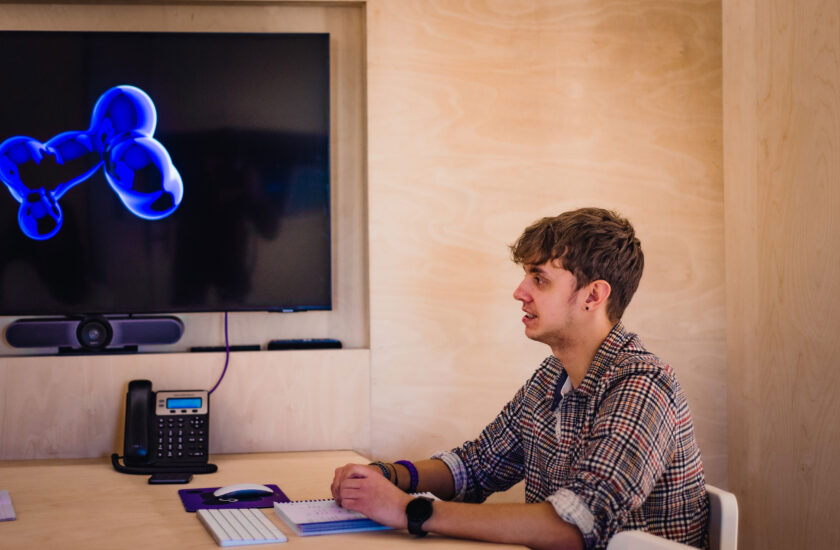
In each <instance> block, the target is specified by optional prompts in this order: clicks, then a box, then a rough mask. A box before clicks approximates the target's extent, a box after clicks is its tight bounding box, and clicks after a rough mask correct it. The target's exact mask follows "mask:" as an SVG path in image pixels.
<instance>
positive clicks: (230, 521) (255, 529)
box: [196, 508, 288, 546]
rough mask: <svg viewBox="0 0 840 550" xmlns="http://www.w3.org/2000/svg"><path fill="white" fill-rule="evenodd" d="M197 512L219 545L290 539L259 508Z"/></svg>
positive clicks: (203, 510)
mask: <svg viewBox="0 0 840 550" xmlns="http://www.w3.org/2000/svg"><path fill="white" fill-rule="evenodd" d="M196 514H197V515H198V519H200V520H201V523H203V524H204V526H205V527H206V528H207V530H208V531H210V534H211V535H213V538H214V539H216V542H217V543H218V544H219V546H241V545H244V544H268V543H271V542H286V541H287V540H288V539H287V538H286V535H284V534H283V532H282V531H280V529H278V528H277V527H276V526H275V525H274V524H273V523H271V521H270V520H269V519H268V518H267V517H265V514H263V513H262V512H261V511H260V510H259V509H257V508H224V509H214V510H208V509H202V510H199V511H198V512H196Z"/></svg>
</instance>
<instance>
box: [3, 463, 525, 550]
mask: <svg viewBox="0 0 840 550" xmlns="http://www.w3.org/2000/svg"><path fill="white" fill-rule="evenodd" d="M212 462H213V463H214V464H217V465H218V466H219V471H218V472H216V473H215V474H207V475H197V476H195V477H193V480H192V481H191V482H190V483H189V484H188V485H149V484H148V483H147V480H148V476H137V475H127V474H120V473H117V472H115V471H114V470H113V468H112V467H111V464H110V461H109V460H108V459H105V458H102V459H81V460H26V461H3V462H0V489H8V491H9V493H10V495H11V497H12V505H13V506H14V508H15V512H16V514H17V518H18V519H17V520H15V521H9V522H0V547H2V548H3V549H4V550H13V549H15V550H16V549H21V550H23V549H27V550H28V549H30V548H45V549H48V548H67V549H75V548H84V549H85V550H96V549H100V548H101V549H103V550H104V549H107V550H115V549H121V548H125V549H136V548H144V549H145V548H153V549H156V550H158V549H160V550H165V549H170V548H171V549H178V550H189V549H193V548H205V549H212V548H220V547H219V546H218V545H217V544H216V542H215V541H214V540H213V538H212V537H211V536H210V534H209V533H208V532H207V530H206V529H205V528H204V526H203V525H202V524H201V522H200V521H199V520H198V518H197V517H195V514H190V513H187V512H185V511H184V507H183V505H182V504H181V499H180V498H179V497H178V490H179V489H184V488H186V487H192V488H197V487H217V486H224V485H230V484H233V483H246V482H248V483H274V484H276V485H277V486H279V487H280V488H281V489H282V490H283V492H284V493H286V495H287V496H288V497H289V498H290V499H292V500H304V499H313V498H330V497H331V495H330V489H329V484H330V481H331V480H332V476H333V472H334V470H335V468H336V467H338V466H341V465H343V464H345V463H347V462H366V459H365V458H364V457H363V456H361V455H359V454H357V453H355V452H352V451H324V452H301V453H266V454H238V455H214V456H212ZM264 512H265V514H266V516H267V517H268V518H269V519H270V520H271V521H272V522H274V524H275V525H277V526H278V527H279V528H280V530H281V531H283V532H284V533H286V535H287V536H288V537H289V541H288V542H286V543H282V544H274V545H258V546H255V547H252V548H277V549H280V550H282V549H283V548H287V549H289V550H291V549H292V548H304V547H308V548H317V549H321V548H337V549H338V548H341V549H343V550H347V549H349V550H352V549H356V548H358V549H368V548H371V549H378V548H381V549H393V548H399V547H409V546H411V547H413V548H420V547H421V546H422V547H423V548H424V549H429V550H446V549H469V548H476V549H477V548H493V547H498V548H501V547H506V548H522V547H518V546H502V545H490V544H486V543H479V542H472V541H462V540H457V539H449V538H445V537H438V536H434V535H429V536H428V537H425V538H423V539H414V538H413V537H411V536H410V535H408V534H407V533H406V532H405V531H402V530H401V531H378V532H371V533H352V534H343V535H326V536H318V537H299V536H297V535H296V534H294V532H293V531H292V530H291V529H289V528H288V527H287V526H286V525H285V524H284V523H283V522H282V521H281V520H280V519H279V518H277V517H276V515H275V514H274V512H273V510H270V509H266V510H264Z"/></svg>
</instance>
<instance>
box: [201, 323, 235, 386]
mask: <svg viewBox="0 0 840 550" xmlns="http://www.w3.org/2000/svg"><path fill="white" fill-rule="evenodd" d="M229 360H230V341H229V340H228V312H227V311H226V312H225V368H223V369H222V375H221V376H220V377H219V380H218V381H217V382H216V385H215V386H213V389H212V390H210V391H209V392H207V395H208V396H209V395H210V394H211V393H213V392H214V391H216V388H218V387H219V384H221V383H222V379H223V378H224V377H225V373H226V372H227V368H228V361H229Z"/></svg>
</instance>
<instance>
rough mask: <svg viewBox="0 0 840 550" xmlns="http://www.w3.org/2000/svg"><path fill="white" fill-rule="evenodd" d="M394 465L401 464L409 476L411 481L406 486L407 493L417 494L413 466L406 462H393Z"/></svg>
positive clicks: (416, 480) (415, 470) (415, 475)
mask: <svg viewBox="0 0 840 550" xmlns="http://www.w3.org/2000/svg"><path fill="white" fill-rule="evenodd" d="M394 464H402V465H403V466H405V469H406V470H408V475H409V476H411V481H410V482H409V485H408V492H409V493H416V492H417V482H418V479H417V468H415V467H414V464H412V463H411V462H409V461H407V460H398V461H396V462H394Z"/></svg>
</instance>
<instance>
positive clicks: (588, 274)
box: [332, 208, 708, 549]
mask: <svg viewBox="0 0 840 550" xmlns="http://www.w3.org/2000/svg"><path fill="white" fill-rule="evenodd" d="M511 251H512V255H513V260H514V261H515V262H516V263H518V264H520V265H522V266H523V268H524V270H525V277H524V280H523V281H522V282H521V283H520V285H519V286H518V287H517V288H516V290H515V291H514V293H513V297H514V298H515V299H516V300H518V301H520V302H522V311H523V312H524V313H525V315H524V317H523V318H522V322H523V323H524V325H525V334H526V335H527V336H528V337H529V338H531V339H533V340H536V341H538V342H542V343H544V344H546V345H548V346H549V347H550V348H551V355H550V356H549V357H548V358H547V359H546V360H545V361H543V363H542V365H541V366H540V368H539V369H537V371H536V372H535V373H534V375H533V376H532V377H531V379H530V380H528V382H526V383H525V385H524V386H523V387H522V388H521V389H520V390H519V391H518V392H517V394H516V395H515V396H514V398H513V399H512V400H511V401H510V402H509V403H508V404H507V405H505V407H504V408H503V409H502V412H501V413H500V414H499V416H498V417H497V418H496V419H495V420H494V421H493V422H491V423H490V424H489V425H488V426H487V428H485V429H484V431H483V432H482V433H481V435H479V437H478V438H477V439H476V440H474V441H469V442H466V443H464V444H463V445H462V446H461V447H459V448H457V449H454V450H452V451H451V452H443V453H438V454H437V455H435V456H434V457H433V458H432V459H430V460H423V461H420V462H417V463H416V464H412V463H410V462H407V461H399V462H397V463H394V464H390V463H389V464H385V463H381V462H378V463H374V464H372V465H359V464H348V465H346V466H343V467H341V468H339V469H338V470H336V474H335V478H334V479H333V483H332V493H333V496H334V498H335V499H336V501H337V502H338V503H339V504H341V505H342V506H344V507H345V508H348V509H351V510H356V511H360V512H362V513H364V514H365V515H367V516H369V517H371V518H373V519H375V520H377V521H379V522H381V523H384V524H387V525H390V526H393V527H396V528H405V527H408V528H409V531H411V532H412V533H414V534H416V535H421V536H422V535H423V534H424V533H425V532H426V531H434V532H436V533H440V534H443V535H448V536H453V537H462V538H471V539H479V540H486V541H493V542H507V543H518V544H525V545H527V546H530V547H532V548H575V549H577V548H605V547H606V545H607V543H608V542H609V539H610V537H612V536H613V535H614V534H615V533H617V532H618V531H622V530H626V529H643V530H646V531H648V532H651V533H653V534H656V535H660V536H663V537H667V538H670V539H673V540H676V541H680V542H683V543H687V544H691V545H694V546H701V547H702V546H705V545H706V544H707V543H706V522H707V518H708V499H707V496H706V487H705V482H704V478H703V466H702V462H701V459H700V451H699V449H698V447H697V443H696V441H695V438H694V428H693V425H692V421H691V415H690V413H689V410H688V405H687V402H686V398H685V395H684V393H683V390H682V388H681V387H680V385H679V383H678V382H677V379H676V376H675V374H674V371H673V370H672V369H671V367H670V366H669V365H667V364H665V363H663V362H662V361H660V360H659V359H658V358H657V357H656V356H655V355H653V354H652V353H650V352H648V351H646V350H645V348H644V347H643V346H642V343H641V342H640V341H639V339H638V337H636V335H634V334H632V333H629V332H627V331H626V330H625V329H624V326H623V324H622V323H621V316H622V314H623V313H624V310H625V308H626V307H627V305H628V304H629V303H630V299H631V298H632V297H633V294H634V293H635V291H636V289H637V287H638V285H639V280H640V279H641V276H642V270H643V267H644V256H643V254H642V249H641V244H640V242H639V239H638V238H636V236H635V231H634V230H633V227H632V226H631V225H630V223H629V222H628V221H627V220H625V219H623V218H621V217H619V216H618V215H617V214H615V213H613V212H609V211H607V210H602V209H597V208H584V209H580V210H575V211H571V212H566V213H564V214H561V215H559V216H556V217H553V218H543V219H541V220H539V221H537V222H535V223H534V224H533V225H531V226H530V227H528V228H527V229H526V230H525V232H524V233H523V234H522V236H521V237H520V238H519V240H518V241H517V242H516V243H515V244H514V245H513V246H511ZM522 479H525V482H526V486H525V496H526V501H527V502H526V503H524V504H482V505H478V504H474V503H479V502H482V501H484V499H485V498H486V497H487V496H488V495H489V494H491V493H493V492H495V491H502V490H505V489H507V488H509V487H511V486H512V485H514V484H515V483H517V482H518V481H520V480H522ZM406 490H409V491H410V492H414V491H430V492H432V493H434V494H435V495H436V496H438V497H440V498H441V499H443V500H435V501H434V502H431V501H426V500H422V499H416V498H414V497H413V496H411V495H409V494H408V493H406V492H405V491H406ZM453 500H454V501H455V502H453ZM457 501H465V502H457ZM471 503H472V504H471Z"/></svg>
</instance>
